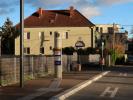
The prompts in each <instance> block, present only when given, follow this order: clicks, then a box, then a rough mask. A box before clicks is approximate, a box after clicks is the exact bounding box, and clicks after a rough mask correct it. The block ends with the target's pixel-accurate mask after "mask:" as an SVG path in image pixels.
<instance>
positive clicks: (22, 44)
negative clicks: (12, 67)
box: [20, 0, 24, 88]
mask: <svg viewBox="0 0 133 100" xmlns="http://www.w3.org/2000/svg"><path fill="white" fill-rule="evenodd" d="M23 34H24V0H20V87H21V88H23V87H24V64H23V62H24V53H23V49H24V43H23V42H24V36H23Z"/></svg>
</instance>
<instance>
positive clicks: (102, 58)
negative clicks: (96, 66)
mask: <svg viewBox="0 0 133 100" xmlns="http://www.w3.org/2000/svg"><path fill="white" fill-rule="evenodd" d="M103 49H104V42H103V41H102V57H101V60H102V71H103V65H104V57H103Z"/></svg>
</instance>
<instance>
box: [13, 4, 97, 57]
mask: <svg viewBox="0 0 133 100" xmlns="http://www.w3.org/2000/svg"><path fill="white" fill-rule="evenodd" d="M24 25H25V26H24V27H25V28H24V53H25V54H28V55H39V54H44V55H52V54H53V48H54V33H55V32H60V33H61V35H62V46H63V48H64V47H70V46H72V47H75V43H76V42H77V41H83V42H84V44H85V47H94V46H95V44H94V43H95V35H94V27H95V25H94V24H93V23H91V22H90V21H89V20H88V19H87V18H85V17H84V16H83V15H82V14H81V13H80V12H79V11H77V10H76V9H74V8H73V7H70V9H69V10H43V9H41V8H39V9H38V10H37V11H36V12H35V13H33V14H32V15H31V16H29V17H28V18H26V19H25V20H24ZM16 27H19V24H18V25H17V26H16ZM19 41H20V37H18V38H16V39H15V55H19V53H20V49H19V45H20V44H19Z"/></svg>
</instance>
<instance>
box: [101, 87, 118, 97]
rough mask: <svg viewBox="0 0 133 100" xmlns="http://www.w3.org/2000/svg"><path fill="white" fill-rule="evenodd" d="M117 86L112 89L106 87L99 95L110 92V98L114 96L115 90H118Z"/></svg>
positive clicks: (102, 95)
mask: <svg viewBox="0 0 133 100" xmlns="http://www.w3.org/2000/svg"><path fill="white" fill-rule="evenodd" d="M118 89H119V88H118V87H116V88H114V89H112V90H111V87H107V88H106V89H105V91H104V92H103V93H102V94H101V95H100V96H101V97H104V96H105V95H107V94H110V96H109V97H110V98H114V97H115V95H116V93H117V91H118Z"/></svg>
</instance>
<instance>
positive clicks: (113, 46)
mask: <svg viewBox="0 0 133 100" xmlns="http://www.w3.org/2000/svg"><path fill="white" fill-rule="evenodd" d="M112 48H113V50H114V49H115V23H113V45H112Z"/></svg>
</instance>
